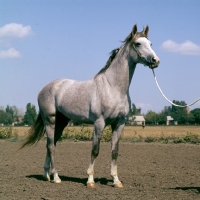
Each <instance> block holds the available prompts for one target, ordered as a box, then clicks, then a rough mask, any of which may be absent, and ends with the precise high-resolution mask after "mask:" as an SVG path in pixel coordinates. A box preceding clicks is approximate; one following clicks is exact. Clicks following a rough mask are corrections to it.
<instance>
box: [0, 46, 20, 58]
mask: <svg viewBox="0 0 200 200" xmlns="http://www.w3.org/2000/svg"><path fill="white" fill-rule="evenodd" d="M20 57H21V54H20V52H18V51H17V50H15V49H14V48H10V49H8V50H1V51H0V59H8V58H20Z"/></svg>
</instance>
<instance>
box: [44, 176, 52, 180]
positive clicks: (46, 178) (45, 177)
mask: <svg viewBox="0 0 200 200" xmlns="http://www.w3.org/2000/svg"><path fill="white" fill-rule="evenodd" d="M43 178H44V180H45V181H51V179H50V177H49V176H43Z"/></svg>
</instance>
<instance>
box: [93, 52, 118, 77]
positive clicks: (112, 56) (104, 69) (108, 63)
mask: <svg viewBox="0 0 200 200" xmlns="http://www.w3.org/2000/svg"><path fill="white" fill-rule="evenodd" d="M118 52H119V48H116V49H113V50H112V51H111V52H110V57H109V59H108V61H107V62H106V65H105V66H104V67H103V68H102V69H101V70H100V71H99V72H98V73H97V75H96V76H95V78H96V77H97V76H98V75H100V74H102V73H104V72H105V71H106V70H107V69H108V68H109V66H110V64H111V63H112V61H113V59H114V58H115V57H116V55H117V53H118Z"/></svg>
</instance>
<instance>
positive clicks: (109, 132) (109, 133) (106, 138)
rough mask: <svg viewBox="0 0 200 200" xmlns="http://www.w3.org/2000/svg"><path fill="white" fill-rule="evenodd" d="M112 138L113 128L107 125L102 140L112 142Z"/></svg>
mask: <svg viewBox="0 0 200 200" xmlns="http://www.w3.org/2000/svg"><path fill="white" fill-rule="evenodd" d="M111 139H112V129H111V127H110V126H108V127H106V128H105V129H104V131H103V134H102V137H101V141H103V142H110V141H111Z"/></svg>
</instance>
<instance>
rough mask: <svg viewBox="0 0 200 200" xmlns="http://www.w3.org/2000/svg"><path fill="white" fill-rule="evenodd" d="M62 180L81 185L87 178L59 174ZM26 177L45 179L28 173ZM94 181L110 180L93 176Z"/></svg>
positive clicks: (104, 183) (109, 180) (102, 183)
mask: <svg viewBox="0 0 200 200" xmlns="http://www.w3.org/2000/svg"><path fill="white" fill-rule="evenodd" d="M59 177H60V179H61V180H62V181H67V182H74V183H81V184H83V185H86V184H87V180H88V179H87V178H78V177H70V176H62V175H61V176H59ZM26 178H34V179H37V180H39V181H45V179H44V177H43V176H42V175H37V174H33V175H28V176H26ZM51 180H53V177H52V176H51ZM94 181H95V183H100V184H101V185H107V184H108V183H109V182H112V180H111V179H107V178H95V179H94Z"/></svg>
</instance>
